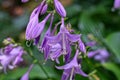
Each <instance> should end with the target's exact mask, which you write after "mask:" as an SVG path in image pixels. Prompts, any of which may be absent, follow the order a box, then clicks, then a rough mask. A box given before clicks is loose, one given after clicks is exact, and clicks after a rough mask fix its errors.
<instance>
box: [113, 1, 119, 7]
mask: <svg viewBox="0 0 120 80" xmlns="http://www.w3.org/2000/svg"><path fill="white" fill-rule="evenodd" d="M114 8H116V9H117V8H120V0H115V1H114Z"/></svg>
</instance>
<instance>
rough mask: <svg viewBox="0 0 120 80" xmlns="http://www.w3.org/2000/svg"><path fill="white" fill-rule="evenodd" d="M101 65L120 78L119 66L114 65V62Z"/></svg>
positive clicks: (119, 79)
mask: <svg viewBox="0 0 120 80" xmlns="http://www.w3.org/2000/svg"><path fill="white" fill-rule="evenodd" d="M102 65H103V67H104V68H106V69H107V70H110V71H112V72H113V73H114V74H115V75H116V77H117V79H118V80H120V68H119V67H118V66H117V65H115V64H114V63H110V62H109V63H104V64H102Z"/></svg>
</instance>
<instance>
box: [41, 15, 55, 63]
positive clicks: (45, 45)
mask: <svg viewBox="0 0 120 80" xmlns="http://www.w3.org/2000/svg"><path fill="white" fill-rule="evenodd" d="M53 19H54V14H52V17H51V21H50V26H49V28H48V30H47V31H46V33H45V36H44V38H43V40H42V43H41V46H40V50H41V51H42V52H44V58H45V61H46V60H47V59H48V56H49V53H50V50H49V49H50V46H49V44H48V43H47V42H48V39H47V38H46V36H51V28H52V23H53Z"/></svg>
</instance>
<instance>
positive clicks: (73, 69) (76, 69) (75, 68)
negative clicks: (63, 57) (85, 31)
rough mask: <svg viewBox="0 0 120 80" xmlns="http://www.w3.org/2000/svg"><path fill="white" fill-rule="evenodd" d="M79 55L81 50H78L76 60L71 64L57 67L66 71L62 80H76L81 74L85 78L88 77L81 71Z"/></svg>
mask: <svg viewBox="0 0 120 80" xmlns="http://www.w3.org/2000/svg"><path fill="white" fill-rule="evenodd" d="M78 55H79V50H76V54H75V56H74V58H73V59H72V60H71V61H70V62H69V63H67V64H66V65H64V66H60V67H57V66H56V68H57V69H64V72H63V75H62V79H61V80H69V79H68V78H70V80H74V76H75V74H80V75H82V76H84V77H87V76H88V75H87V74H85V73H84V72H83V71H82V70H81V64H80V63H78Z"/></svg>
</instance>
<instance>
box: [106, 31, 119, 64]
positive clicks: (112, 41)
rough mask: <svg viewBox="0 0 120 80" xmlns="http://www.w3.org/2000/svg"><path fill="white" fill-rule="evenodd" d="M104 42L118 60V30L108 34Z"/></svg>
mask: <svg viewBox="0 0 120 80" xmlns="http://www.w3.org/2000/svg"><path fill="white" fill-rule="evenodd" d="M106 43H107V45H108V46H109V47H110V49H111V50H112V51H113V53H114V55H115V56H116V58H117V61H118V62H120V32H116V33H112V34H110V35H108V37H107V38H106Z"/></svg>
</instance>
